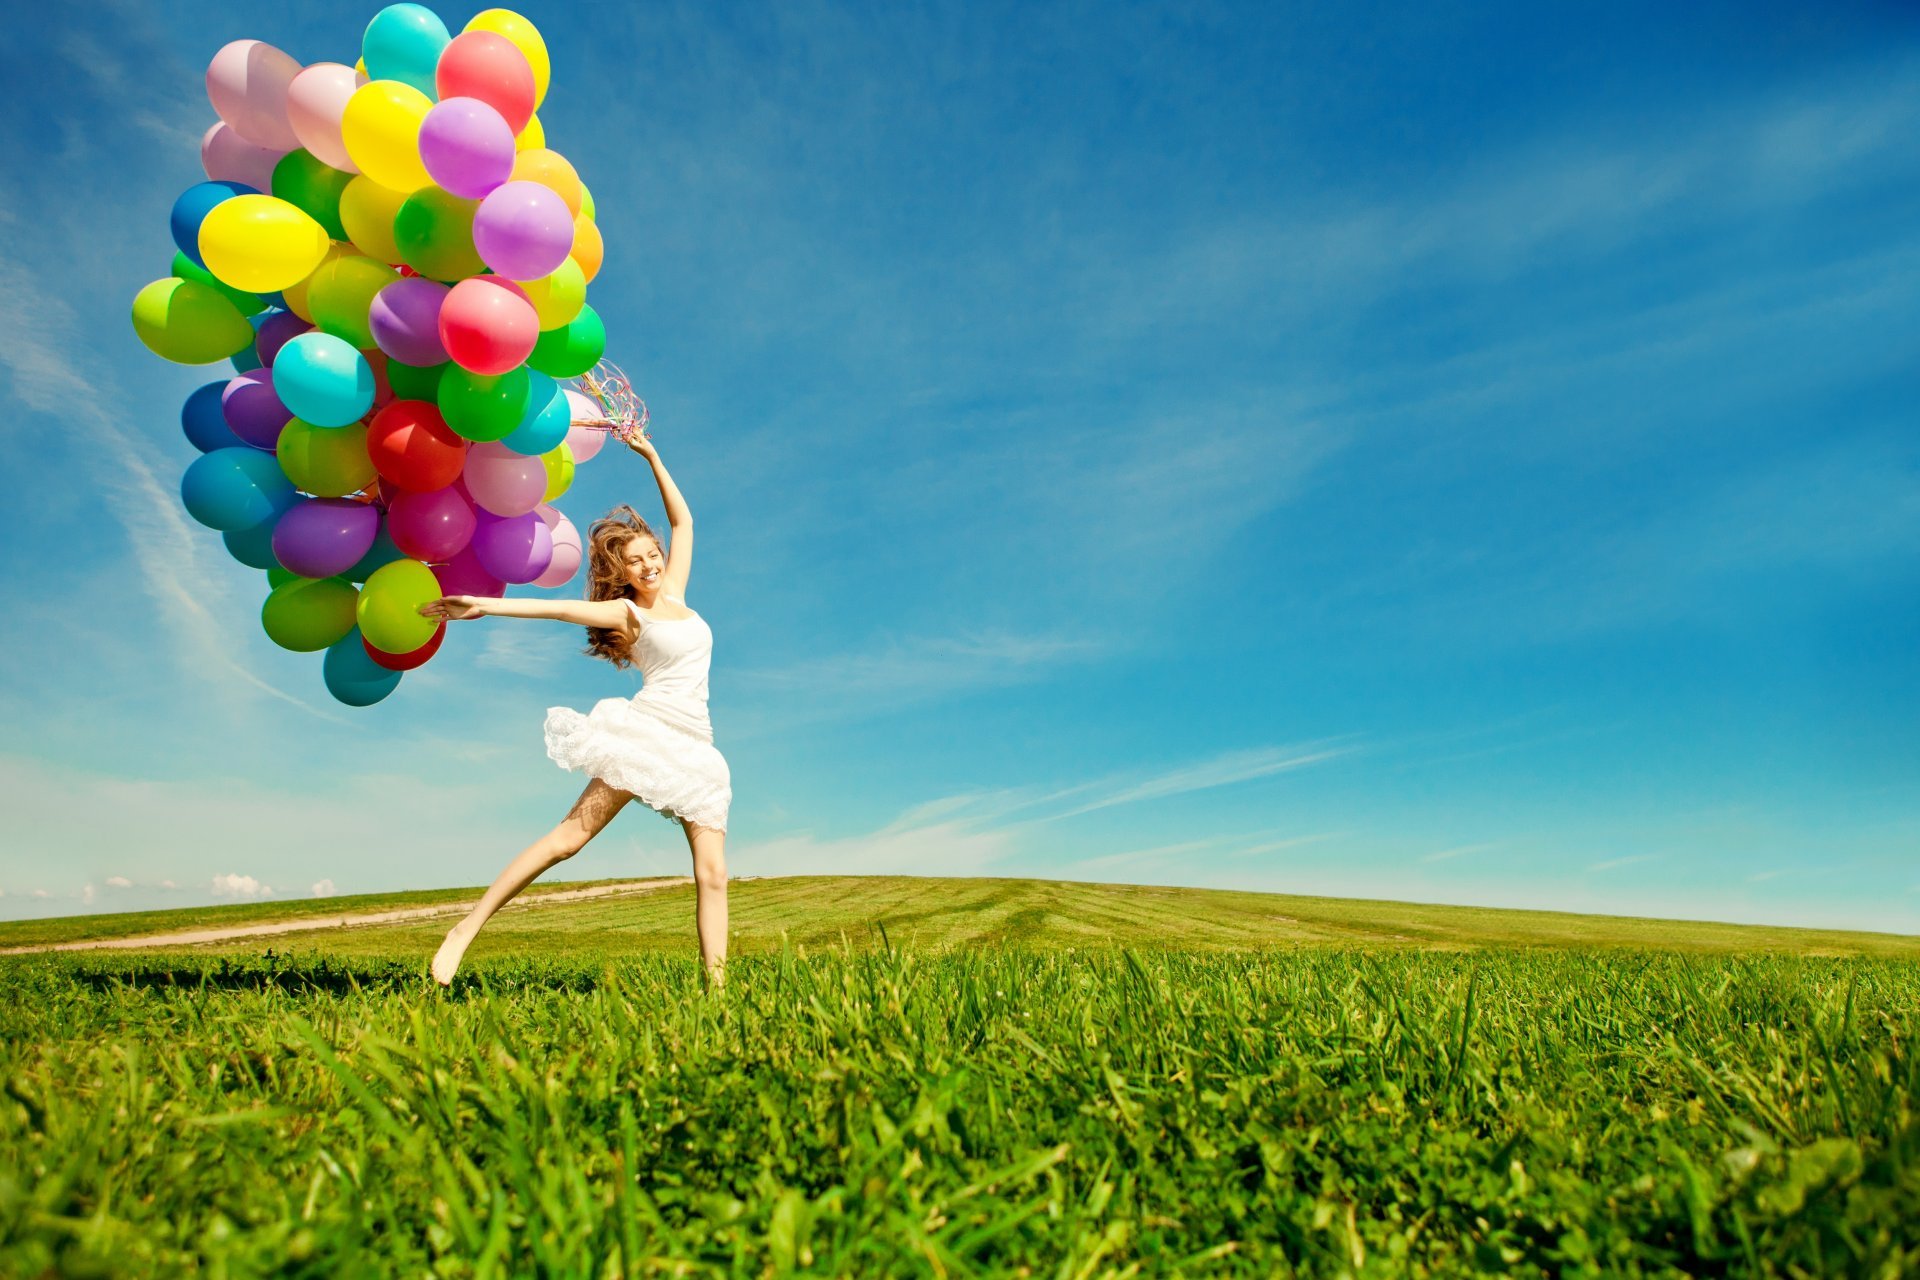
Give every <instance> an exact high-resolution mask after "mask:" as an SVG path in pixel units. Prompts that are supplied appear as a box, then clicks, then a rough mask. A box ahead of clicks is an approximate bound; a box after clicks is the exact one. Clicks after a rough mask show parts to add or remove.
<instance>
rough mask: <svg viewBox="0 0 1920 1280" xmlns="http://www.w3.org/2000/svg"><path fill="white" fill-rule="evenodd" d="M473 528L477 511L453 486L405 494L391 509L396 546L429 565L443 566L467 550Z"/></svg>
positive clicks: (390, 528)
mask: <svg viewBox="0 0 1920 1280" xmlns="http://www.w3.org/2000/svg"><path fill="white" fill-rule="evenodd" d="M473 525H474V514H473V508H472V507H471V506H469V505H468V504H467V500H466V499H465V498H463V497H461V496H460V495H459V494H457V493H455V492H454V491H453V489H452V487H451V486H449V487H448V488H445V489H432V490H429V491H428V492H426V493H402V494H401V495H400V496H399V497H397V498H395V499H394V500H393V505H392V506H391V507H389V508H388V509H387V532H388V533H390V534H391V535H393V542H394V545H395V546H397V547H399V548H400V549H401V550H402V551H404V552H406V553H407V555H409V556H410V557H412V558H413V559H415V560H423V561H425V562H426V563H428V564H443V563H445V562H446V561H449V560H451V559H453V558H454V557H455V556H457V555H459V554H460V553H461V552H462V551H464V550H466V547H467V544H468V543H469V542H471V541H472V540H473Z"/></svg>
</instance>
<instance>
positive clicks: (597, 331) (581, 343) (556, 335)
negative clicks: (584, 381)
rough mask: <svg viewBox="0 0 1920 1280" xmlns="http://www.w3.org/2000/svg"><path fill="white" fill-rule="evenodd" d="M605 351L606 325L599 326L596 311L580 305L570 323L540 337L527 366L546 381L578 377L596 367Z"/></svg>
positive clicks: (548, 331) (598, 316) (528, 358)
mask: <svg viewBox="0 0 1920 1280" xmlns="http://www.w3.org/2000/svg"><path fill="white" fill-rule="evenodd" d="M606 350H607V326H606V325H604V324H602V323H600V313H599V312H597V311H595V310H594V309H593V308H592V307H591V306H583V307H581V308H580V314H579V315H577V316H575V317H574V318H573V319H572V320H569V321H568V322H567V323H566V324H563V325H561V326H560V327H559V328H558V329H549V330H547V331H546V332H545V333H543V334H541V335H540V340H539V341H538V342H535V343H534V344H533V354H532V355H529V356H528V357H527V367H528V368H529V369H538V370H539V371H540V372H541V373H544V374H546V375H547V376H548V377H549V378H577V377H579V376H580V375H581V374H583V373H585V372H586V371H587V370H589V369H591V368H593V366H594V365H596V364H599V363H600V357H601V356H603V355H605V354H606Z"/></svg>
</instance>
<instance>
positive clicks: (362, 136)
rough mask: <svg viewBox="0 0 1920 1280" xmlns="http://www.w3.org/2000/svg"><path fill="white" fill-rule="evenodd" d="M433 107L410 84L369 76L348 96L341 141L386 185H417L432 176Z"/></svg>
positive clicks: (409, 188)
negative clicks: (424, 145)
mask: <svg viewBox="0 0 1920 1280" xmlns="http://www.w3.org/2000/svg"><path fill="white" fill-rule="evenodd" d="M432 109H433V100H432V99H431V98H429V97H427V95H426V94H424V93H422V92H420V91H419V90H418V89H416V88H414V87H413V86H412V85H410V84H402V83H400V81H398V80H369V81H368V82H367V83H365V84H363V85H361V86H360V87H359V88H358V89H355V90H354V91H353V96H352V97H351V98H348V99H347V109H346V111H345V112H344V113H343V114H342V115H341V117H340V141H341V142H342V143H344V144H345V145H346V148H347V154H348V155H349V156H351V157H353V162H354V164H356V165H358V166H359V167H360V172H361V173H363V174H365V175H366V176H367V177H369V178H372V179H373V180H374V181H375V182H377V183H379V184H380V185H381V186H383V187H387V188H389V189H391V190H394V191H398V192H401V193H403V194H404V193H408V192H413V191H418V190H419V189H420V188H422V187H424V186H429V185H431V184H432V182H433V178H432V176H431V175H430V174H428V173H427V166H426V165H424V164H422V163H421V162H420V122H421V121H422V120H425V119H426V118H427V112H428V111H430V110H432ZM215 207H216V208H217V207H218V206H215Z"/></svg>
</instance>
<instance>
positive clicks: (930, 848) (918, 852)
mask: <svg viewBox="0 0 1920 1280" xmlns="http://www.w3.org/2000/svg"><path fill="white" fill-rule="evenodd" d="M738 848H739V852H738V854H737V856H738V858H739V860H740V862H741V864H742V865H744V866H748V867H751V868H752V870H753V872H754V874H756V875H836V876H874V875H916V876H926V875H937V876H971V875H981V874H984V873H986V872H987V871H988V869H989V868H991V867H992V866H993V865H994V864H995V863H997V862H999V861H1000V860H1001V859H1003V858H1005V857H1006V856H1007V855H1008V854H1009V853H1010V852H1012V839H1011V837H1010V836H1009V835H1008V834H1007V833H1005V832H1002V831H972V830H968V829H967V828H966V827H964V826H961V825H959V824H956V823H951V822H942V823H935V824H933V825H931V826H923V827H912V828H905V829H902V828H896V827H888V828H885V829H883V830H880V831H875V832H872V833H869V834H867V835H858V836H846V837H838V838H829V839H821V838H819V837H816V836H814V835H813V834H812V833H811V832H799V833H796V834H793V835H785V836H776V837H774V838H773V839H771V840H755V841H743V842H741V843H740V844H739V846H738ZM728 854H729V856H736V855H735V854H734V851H733V850H732V849H729V850H728Z"/></svg>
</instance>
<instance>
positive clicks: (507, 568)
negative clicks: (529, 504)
mask: <svg viewBox="0 0 1920 1280" xmlns="http://www.w3.org/2000/svg"><path fill="white" fill-rule="evenodd" d="M476 514H477V519H476V520H475V522H474V527H473V555H474V559H476V560H478V561H479V562H480V567H481V568H482V569H485V570H486V571H487V572H488V573H490V574H493V575H494V576H495V577H497V578H500V579H502V580H503V581H506V582H532V581H533V580H534V579H535V578H537V577H539V576H540V575H541V574H543V573H545V572H546V571H547V566H548V565H549V564H551V563H553V530H551V529H549V528H547V525H546V522H545V521H544V520H542V519H541V518H540V517H539V516H537V515H535V514H534V513H533V512H531V511H529V512H527V513H526V514H525V515H519V516H496V515H490V514H488V513H487V512H485V511H481V512H478V513H476Z"/></svg>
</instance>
